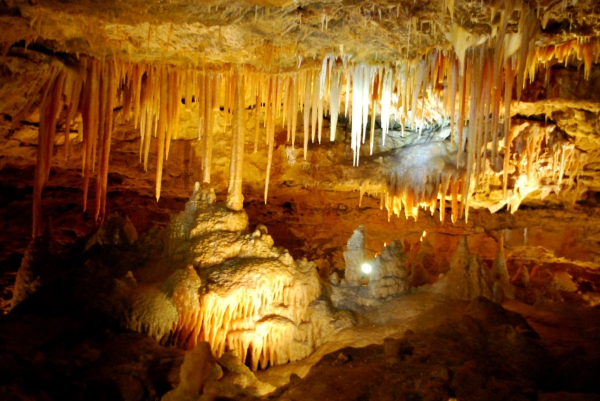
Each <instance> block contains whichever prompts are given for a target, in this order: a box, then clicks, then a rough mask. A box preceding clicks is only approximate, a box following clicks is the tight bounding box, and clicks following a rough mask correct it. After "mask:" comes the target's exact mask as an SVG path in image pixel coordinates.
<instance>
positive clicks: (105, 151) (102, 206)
mask: <svg viewBox="0 0 600 401" xmlns="http://www.w3.org/2000/svg"><path fill="white" fill-rule="evenodd" d="M103 80H106V81H107V97H106V101H107V107H106V114H105V115H104V116H103V118H104V119H106V123H105V125H104V129H105V132H104V135H103V136H102V138H103V143H102V147H101V149H102V150H101V152H102V153H101V155H100V165H99V168H98V175H97V177H96V183H97V185H96V220H97V219H98V218H99V217H100V219H101V220H104V218H105V217H106V194H107V186H108V164H109V158H110V147H111V138H112V130H113V109H114V104H115V100H116V99H115V98H116V89H117V82H116V71H115V65H114V63H112V62H108V63H107V65H106V67H105V72H104V77H103ZM103 86H104V84H103Z"/></svg>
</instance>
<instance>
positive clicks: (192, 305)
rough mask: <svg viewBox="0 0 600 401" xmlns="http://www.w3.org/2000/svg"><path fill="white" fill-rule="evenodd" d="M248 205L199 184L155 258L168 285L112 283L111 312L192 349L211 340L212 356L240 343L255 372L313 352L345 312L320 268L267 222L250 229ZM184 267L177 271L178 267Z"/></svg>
mask: <svg viewBox="0 0 600 401" xmlns="http://www.w3.org/2000/svg"><path fill="white" fill-rule="evenodd" d="M247 224H248V218H247V216H246V213H245V212H244V211H243V210H241V211H235V210H230V209H228V208H227V207H226V206H225V205H223V204H216V203H215V195H214V192H213V191H212V190H209V189H202V188H200V186H199V184H197V185H196V187H195V189H194V192H193V194H192V196H191V197H190V200H189V201H188V202H187V204H186V207H185V210H184V211H183V212H181V213H180V214H179V215H177V216H175V217H174V218H173V220H172V221H171V223H170V224H169V226H168V227H167V228H166V230H165V233H166V234H165V240H164V251H162V252H157V253H156V254H155V255H154V256H153V260H152V261H151V262H150V264H151V266H149V270H150V271H154V274H156V275H160V274H163V275H164V273H165V272H169V271H173V269H176V270H174V271H173V272H172V273H171V274H170V275H169V276H168V277H167V278H166V279H164V281H162V283H160V282H159V283H147V284H139V285H138V284H137V283H136V280H135V278H134V276H133V275H132V274H131V272H130V273H128V275H127V277H125V279H123V280H118V281H117V282H116V287H115V291H114V293H113V296H112V297H113V302H112V304H113V308H111V311H112V312H111V313H112V314H114V315H117V318H118V320H119V321H120V324H121V325H122V326H124V327H126V328H128V329H131V330H135V331H139V332H143V333H146V334H148V335H150V336H152V337H153V338H154V339H156V340H157V341H159V342H160V343H162V344H173V345H177V346H179V347H183V348H186V349H192V348H194V347H195V346H196V344H197V343H198V342H202V341H207V342H208V343H209V344H210V345H211V347H212V350H213V352H214V354H215V356H216V357H220V356H221V355H223V354H224V353H225V352H226V351H227V350H229V351H235V352H236V354H237V355H238V357H239V358H240V359H241V361H242V362H248V363H249V365H250V367H251V368H252V370H256V369H257V368H258V367H259V366H260V367H261V368H263V369H264V368H266V367H267V366H268V365H279V364H283V363H287V362H288V361H295V360H298V359H302V358H304V357H306V356H308V355H310V354H311V353H312V352H313V350H314V349H315V347H317V346H318V345H319V344H320V343H321V342H323V341H325V340H326V339H327V338H328V336H329V335H330V334H331V333H332V330H333V328H334V327H335V328H337V329H339V328H341V327H344V325H348V324H351V321H348V320H345V321H344V323H342V325H340V324H336V325H333V326H332V321H333V320H336V319H339V313H338V314H337V315H336V312H335V311H334V310H333V309H332V308H331V306H328V304H327V303H326V302H321V301H319V299H318V298H319V296H320V295H321V285H320V283H319V278H318V273H317V270H316V266H315V265H314V264H313V263H311V262H308V261H306V260H301V261H298V262H296V261H294V259H293V258H292V257H291V256H290V255H289V253H288V252H287V251H286V250H285V249H281V248H277V247H274V246H273V239H272V238H271V237H270V236H269V235H268V234H267V232H266V228H265V227H264V226H261V227H258V228H257V229H256V230H255V231H254V232H252V233H250V232H248V229H247V228H248V227H247ZM182 264H187V267H182V268H179V269H177V266H179V265H182Z"/></svg>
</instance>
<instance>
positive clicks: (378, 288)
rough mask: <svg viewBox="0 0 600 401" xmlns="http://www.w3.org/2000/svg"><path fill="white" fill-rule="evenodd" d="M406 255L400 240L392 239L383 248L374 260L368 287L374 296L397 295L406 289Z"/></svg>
mask: <svg viewBox="0 0 600 401" xmlns="http://www.w3.org/2000/svg"><path fill="white" fill-rule="evenodd" d="M407 264H408V256H407V255H406V254H405V253H404V247H403V246H402V243H401V242H400V241H397V240H394V241H392V242H391V243H390V244H389V245H388V246H386V247H385V248H383V250H382V251H381V254H380V255H379V257H378V258H376V259H375V260H374V263H373V271H372V272H371V276H370V280H369V289H370V290H371V294H372V295H373V297H375V298H386V297H388V296H393V295H399V294H402V293H404V292H406V291H407V290H408V287H409V285H408V280H407V276H408V272H407V269H408V266H407Z"/></svg>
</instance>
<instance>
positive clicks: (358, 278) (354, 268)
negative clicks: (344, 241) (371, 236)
mask: <svg viewBox="0 0 600 401" xmlns="http://www.w3.org/2000/svg"><path fill="white" fill-rule="evenodd" d="M364 230H365V228H364V226H362V225H361V226H360V227H358V228H357V229H356V230H354V233H353V234H352V236H351V237H350V239H349V240H348V248H347V250H346V251H345V252H344V261H345V262H346V270H345V271H344V272H345V273H344V280H345V282H346V284H347V285H350V286H360V285H361V283H362V276H363V274H364V273H363V272H362V270H361V266H362V264H363V263H364V262H365V256H366V253H365V231H364Z"/></svg>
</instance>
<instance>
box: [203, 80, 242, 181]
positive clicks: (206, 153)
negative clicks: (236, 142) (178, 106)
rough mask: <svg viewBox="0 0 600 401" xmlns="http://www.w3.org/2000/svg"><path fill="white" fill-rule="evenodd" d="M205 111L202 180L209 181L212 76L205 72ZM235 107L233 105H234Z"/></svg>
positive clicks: (211, 134)
mask: <svg viewBox="0 0 600 401" xmlns="http://www.w3.org/2000/svg"><path fill="white" fill-rule="evenodd" d="M204 81H205V85H204V88H205V93H204V98H205V103H204V107H205V112H204V122H205V123H204V134H205V135H204V141H203V145H202V152H203V153H202V182H206V183H210V172H211V164H212V151H213V118H212V117H213V111H212V108H213V106H212V91H213V81H214V80H213V77H212V75H210V74H208V73H207V74H205V78H204ZM234 107H235V106H234Z"/></svg>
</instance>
